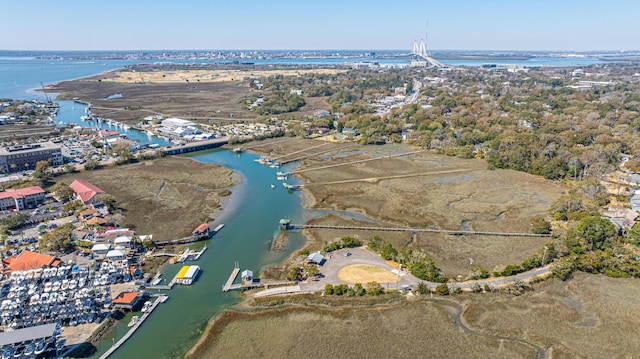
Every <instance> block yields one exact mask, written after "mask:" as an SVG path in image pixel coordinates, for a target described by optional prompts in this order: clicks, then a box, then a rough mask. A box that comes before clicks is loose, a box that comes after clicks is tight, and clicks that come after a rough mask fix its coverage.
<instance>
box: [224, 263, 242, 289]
mask: <svg viewBox="0 0 640 359" xmlns="http://www.w3.org/2000/svg"><path fill="white" fill-rule="evenodd" d="M238 273H240V265H239V264H238V262H235V265H234V267H233V271H232V272H231V275H230V276H229V279H227V283H225V285H223V286H222V291H223V292H228V291H229V290H230V289H231V286H232V285H233V282H234V281H235V280H236V277H237V276H238Z"/></svg>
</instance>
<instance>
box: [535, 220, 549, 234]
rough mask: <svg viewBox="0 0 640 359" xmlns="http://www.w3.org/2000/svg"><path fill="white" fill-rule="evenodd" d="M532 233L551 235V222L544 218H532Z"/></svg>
mask: <svg viewBox="0 0 640 359" xmlns="http://www.w3.org/2000/svg"><path fill="white" fill-rule="evenodd" d="M531 233H535V234H551V222H549V221H547V220H546V219H545V218H544V217H543V216H535V217H533V218H531Z"/></svg>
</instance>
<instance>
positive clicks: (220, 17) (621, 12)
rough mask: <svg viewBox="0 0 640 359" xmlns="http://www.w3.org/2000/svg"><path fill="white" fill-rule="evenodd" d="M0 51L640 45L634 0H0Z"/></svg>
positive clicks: (581, 48) (638, 5) (593, 47)
mask: <svg viewBox="0 0 640 359" xmlns="http://www.w3.org/2000/svg"><path fill="white" fill-rule="evenodd" d="M1 4H2V6H1V8H2V13H3V15H4V16H2V28H3V31H2V36H0V50H161V49H162V50H234V49H236V50H250V49H254V50H282V49H291V50H312V49H318V50H330V49H336V50H338V49H350V50H361V49H362V50H385V49H387V50H407V51H410V50H411V47H412V45H413V42H414V41H415V40H417V41H420V39H423V38H426V42H427V49H428V50H431V51H437V50H550V51H598V50H638V49H640V36H639V35H640V18H639V17H638V16H639V14H640V1H638V0H598V1H596V0H482V1H481V0H439V1H433V0H421V1H420V0H404V1H390V0H385V1H379V0H368V1H352V0H316V1H313V0H261V1H255V0H203V1H195V0H181V1H168V0H127V1H123V0H106V1H93V0H58V1H52V0H2V2H1Z"/></svg>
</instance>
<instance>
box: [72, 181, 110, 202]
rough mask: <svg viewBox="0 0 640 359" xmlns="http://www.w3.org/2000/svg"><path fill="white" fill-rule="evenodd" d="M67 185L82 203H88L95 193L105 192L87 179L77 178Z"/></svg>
mask: <svg viewBox="0 0 640 359" xmlns="http://www.w3.org/2000/svg"><path fill="white" fill-rule="evenodd" d="M69 187H70V188H71V189H72V190H73V191H74V192H75V193H76V196H77V197H78V198H79V199H80V200H81V201H82V203H89V202H91V201H93V198H94V197H95V196H96V195H97V194H100V193H106V192H105V191H103V190H101V189H100V188H98V187H96V186H95V185H93V184H91V183H89V182H88V181H85V180H79V179H77V180H75V181H73V182H71V184H70V185H69Z"/></svg>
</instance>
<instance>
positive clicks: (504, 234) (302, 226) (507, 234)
mask: <svg viewBox="0 0 640 359" xmlns="http://www.w3.org/2000/svg"><path fill="white" fill-rule="evenodd" d="M305 228H323V229H351V230H365V231H388V232H411V233H420V232H422V233H444V234H450V235H454V236H467V235H478V236H501V237H551V235H550V234H536V233H515V232H485V231H465V230H457V231H453V230H448V229H431V228H401V227H362V226H331V225H322V224H292V223H290V224H289V225H288V226H287V229H305Z"/></svg>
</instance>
